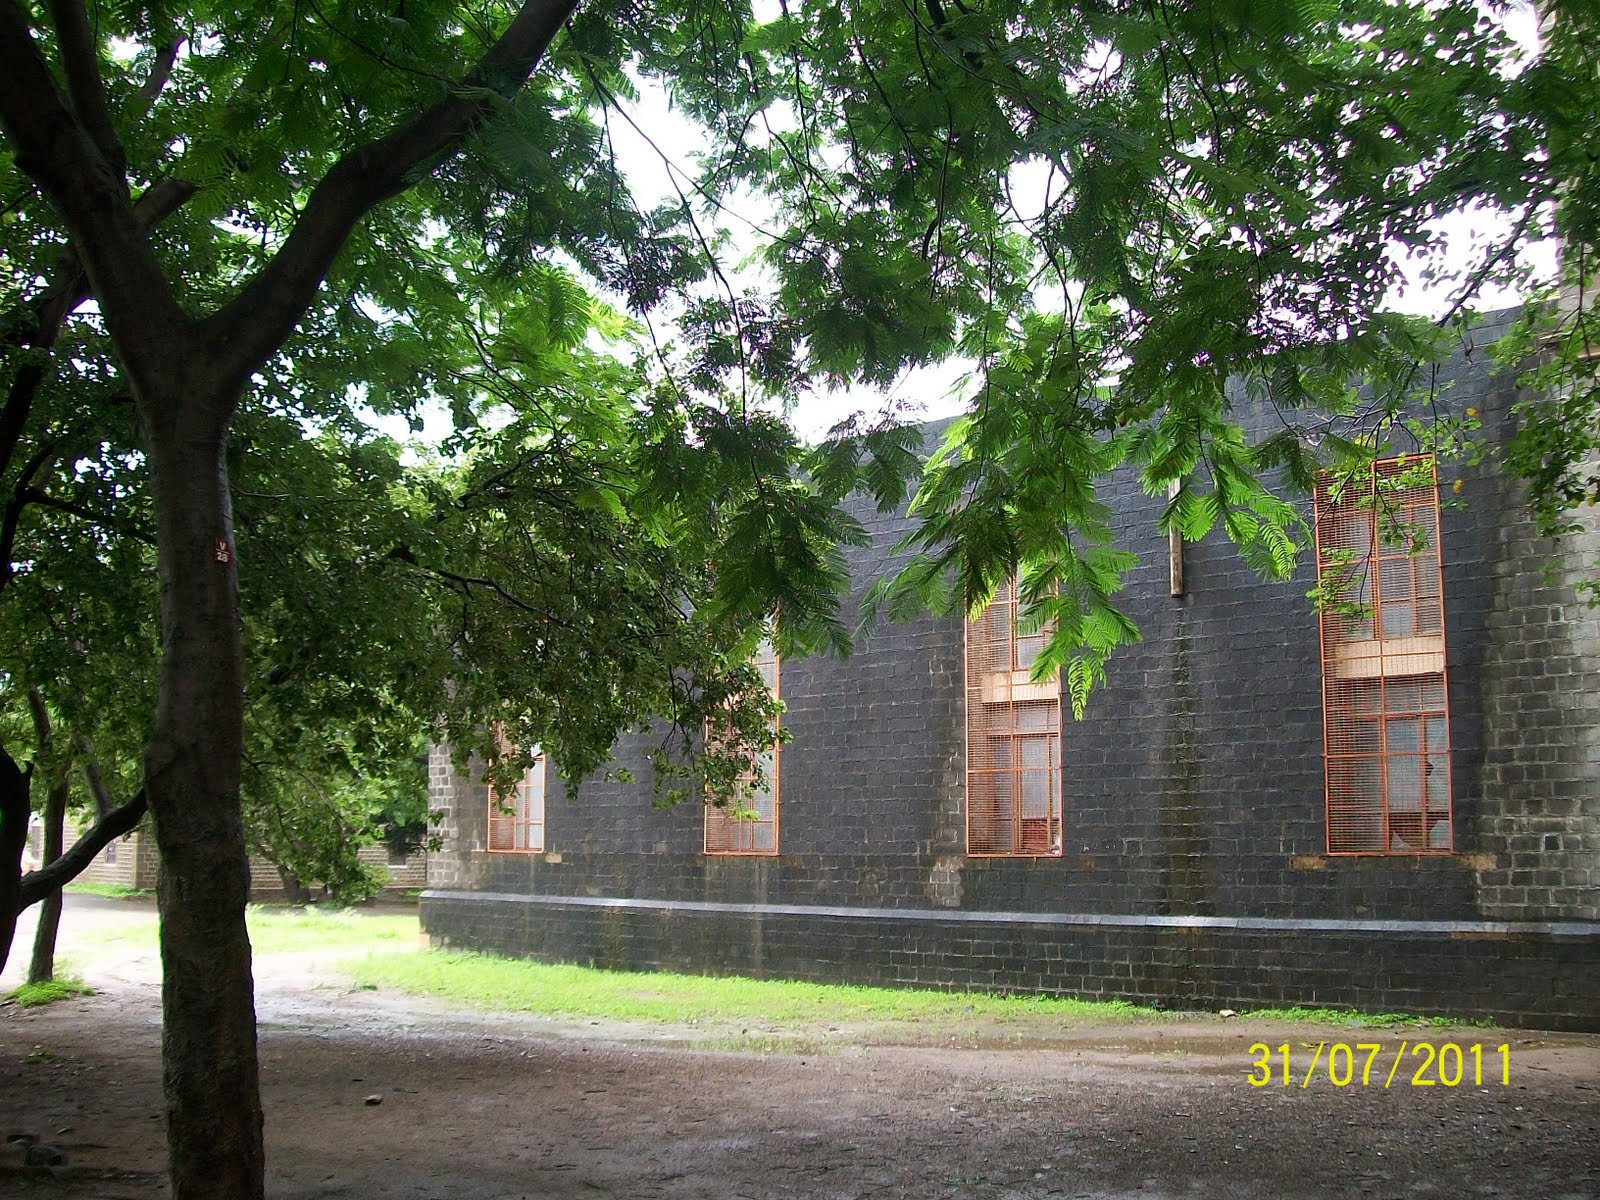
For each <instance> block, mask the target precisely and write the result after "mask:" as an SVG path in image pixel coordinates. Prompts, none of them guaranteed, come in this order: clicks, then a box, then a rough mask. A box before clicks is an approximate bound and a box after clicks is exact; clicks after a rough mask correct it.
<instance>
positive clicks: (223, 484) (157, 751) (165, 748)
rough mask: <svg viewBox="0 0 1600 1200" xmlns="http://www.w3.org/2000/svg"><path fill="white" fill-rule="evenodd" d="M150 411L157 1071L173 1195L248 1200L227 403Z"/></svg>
mask: <svg viewBox="0 0 1600 1200" xmlns="http://www.w3.org/2000/svg"><path fill="white" fill-rule="evenodd" d="M181 371H182V368H181V367H175V369H174V372H173V373H174V374H180V373H181ZM191 386H192V385H191ZM142 399H148V398H144V397H142ZM162 399H163V400H165V401H166V402H165V403H163V404H150V403H146V404H144V405H142V407H141V416H142V417H143V418H144V419H145V420H144V423H145V439H146V442H147V447H148V452H149V461H150V478H151V489H152V495H153V499H154V505H155V516H156V526H157V531H158V536H157V545H158V547H159V563H160V577H161V641H162V646H161V679H160V704H159V706H158V708H157V710H156V719H155V725H154V728H153V730H152V734H151V739H150V744H149V747H148V748H147V750H146V753H145V788H146V791H147V792H148V794H149V798H150V812H151V815H152V818H153V821H154V825H155V835H156V844H157V846H158V847H159V848H160V851H161V878H160V883H159V886H158V888H157V899H158V903H159V907H160V911H161V964H162V1016H163V1020H162V1060H163V1064H164V1070H163V1087H164V1091H165V1094H166V1103H167V1147H168V1153H169V1155H170V1168H171V1179H172V1196H173V1198H174V1200H201V1198H202V1197H203V1198H204V1200H260V1197H261V1196H262V1189H263V1178H264V1165H263V1164H264V1156H263V1151H262V1117H261V1099H260V1090H259V1083H258V1076H259V1071H258V1066H257V1053H256V1022H255V1007H254V986H253V982H252V979H251V973H250V940H249V937H248V935H247V934H246V931H245V922H244V917H245V899H246V892H247V888H248V884H249V870H248V867H247V864H246V856H245V839H244V824H243V821H242V819H241V816H240V811H239V779H240V762H241V744H242V741H243V735H244V717H243V666H242V659H241V649H240V629H239V621H238V612H239V608H238V573H237V567H236V564H235V562H234V551H233V529H232V515H231V512H230V508H229V501H228V488H227V467H226V461H225V458H224V441H225V432H224V430H225V422H226V415H227V413H228V412H230V411H231V407H232V406H231V404H230V403H228V398H226V397H222V398H213V397H209V396H204V395H201V396H195V395H193V394H191V395H188V396H171V397H164V398H162ZM152 416H153V419H152Z"/></svg>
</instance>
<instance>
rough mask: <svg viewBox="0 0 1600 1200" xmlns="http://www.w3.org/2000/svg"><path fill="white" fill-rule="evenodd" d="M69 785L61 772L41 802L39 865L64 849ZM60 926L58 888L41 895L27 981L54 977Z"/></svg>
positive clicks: (59, 894)
mask: <svg viewBox="0 0 1600 1200" xmlns="http://www.w3.org/2000/svg"><path fill="white" fill-rule="evenodd" d="M71 789H72V784H71V783H70V782H69V781H68V779H67V777H66V774H65V772H63V773H62V777H61V779H60V780H59V781H58V782H57V783H56V784H55V785H54V786H53V787H51V789H50V794H49V795H48V796H46V797H45V802H44V853H43V854H42V855H40V857H39V865H40V866H49V865H50V864H51V863H53V862H55V861H56V859H58V858H60V857H61V853H62V851H63V850H64V849H65V848H66V845H65V843H66V829H65V826H66V823H67V793H68V792H69V791H71ZM60 928H61V889H60V888H57V889H55V890H54V891H52V892H51V893H50V894H49V895H48V896H46V897H45V898H44V902H43V903H42V904H41V905H40V908H39V924H38V926H37V927H36V928H35V929H34V932H33V961H32V962H30V963H29V964H28V982H29V983H49V982H50V980H52V979H54V978H55V977H56V932H57V931H58V930H59V929H60Z"/></svg>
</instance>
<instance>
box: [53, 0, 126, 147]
mask: <svg viewBox="0 0 1600 1200" xmlns="http://www.w3.org/2000/svg"><path fill="white" fill-rule="evenodd" d="M50 20H51V22H52V23H53V24H54V25H55V27H56V45H57V46H58V47H59V48H60V50H61V70H62V73H63V74H64V75H65V76H66V77H67V91H68V92H69V93H70V94H71V96H72V104H73V107H74V108H76V109H77V112H78V120H79V121H80V122H81V123H82V125H83V127H84V129H85V130H86V131H87V132H88V134H89V136H90V137H91V138H93V139H94V144H95V145H96V146H97V147H99V149H100V153H101V154H102V155H104V156H105V160H106V162H107V164H109V165H110V167H111V169H112V170H114V171H115V172H116V173H117V175H118V177H119V178H120V177H123V176H125V175H126V173H127V169H128V156H127V153H126V152H125V151H124V150H123V148H122V141H121V139H120V138H118V137H117V131H116V128H115V127H114V126H113V125H112V124H111V111H110V109H108V108H107V107H106V89H105V84H104V83H103V82H102V81H101V79H100V56H99V53H98V52H97V50H96V48H95V36H94V30H92V29H90V28H89V14H88V12H86V11H85V10H84V7H83V4H82V3H81V2H80V0H50Z"/></svg>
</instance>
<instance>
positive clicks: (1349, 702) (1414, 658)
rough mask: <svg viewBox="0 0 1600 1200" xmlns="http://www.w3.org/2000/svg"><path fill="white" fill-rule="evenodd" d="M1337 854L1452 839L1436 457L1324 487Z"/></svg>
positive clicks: (1323, 572) (1332, 836) (1325, 687)
mask: <svg viewBox="0 0 1600 1200" xmlns="http://www.w3.org/2000/svg"><path fill="white" fill-rule="evenodd" d="M1316 531H1317V582H1318V585H1319V590H1320V592H1321V596H1322V611H1321V622H1322V701H1323V703H1322V713H1323V739H1324V747H1325V751H1326V754H1327V820H1328V853H1330V854H1428V853H1435V854H1437V853H1448V852H1449V851H1450V850H1451V848H1452V834H1451V827H1452V822H1451V816H1450V711H1449V705H1448V703H1447V701H1446V686H1445V661H1444V603H1443V595H1442V588H1441V586H1440V568H1439V493H1438V483H1437V480H1436V478H1435V474H1434V462H1433V459H1432V458H1431V457H1427V456H1423V457H1410V458H1398V459H1390V460H1387V461H1384V462H1379V463H1375V464H1373V466H1372V468H1371V470H1370V471H1369V472H1367V474H1366V475H1365V477H1359V476H1358V477H1357V478H1356V479H1355V480H1354V481H1353V482H1352V481H1345V482H1343V483H1340V482H1336V481H1335V480H1334V479H1333V478H1331V477H1324V478H1323V480H1322V481H1321V483H1320V484H1319V486H1318V488H1317V498H1316Z"/></svg>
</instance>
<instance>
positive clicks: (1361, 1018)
mask: <svg viewBox="0 0 1600 1200" xmlns="http://www.w3.org/2000/svg"><path fill="white" fill-rule="evenodd" d="M1239 1015H1240V1016H1241V1017H1261V1018H1264V1019H1265V1020H1268V1021H1300V1022H1304V1023H1309V1024H1314V1025H1349V1026H1353V1027H1355V1028H1357V1029H1394V1028H1396V1027H1397V1026H1400V1025H1432V1026H1436V1027H1438V1028H1441V1029H1444V1028H1450V1027H1452V1026H1459V1025H1487V1024H1489V1022H1487V1021H1471V1020H1468V1019H1466V1018H1464V1017H1422V1016H1418V1015H1416V1014H1415V1013H1365V1012H1358V1011H1356V1010H1354V1009H1345V1008H1304V1007H1295V1008H1257V1009H1252V1010H1250V1011H1249V1012H1241V1013H1240V1014H1239Z"/></svg>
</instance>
